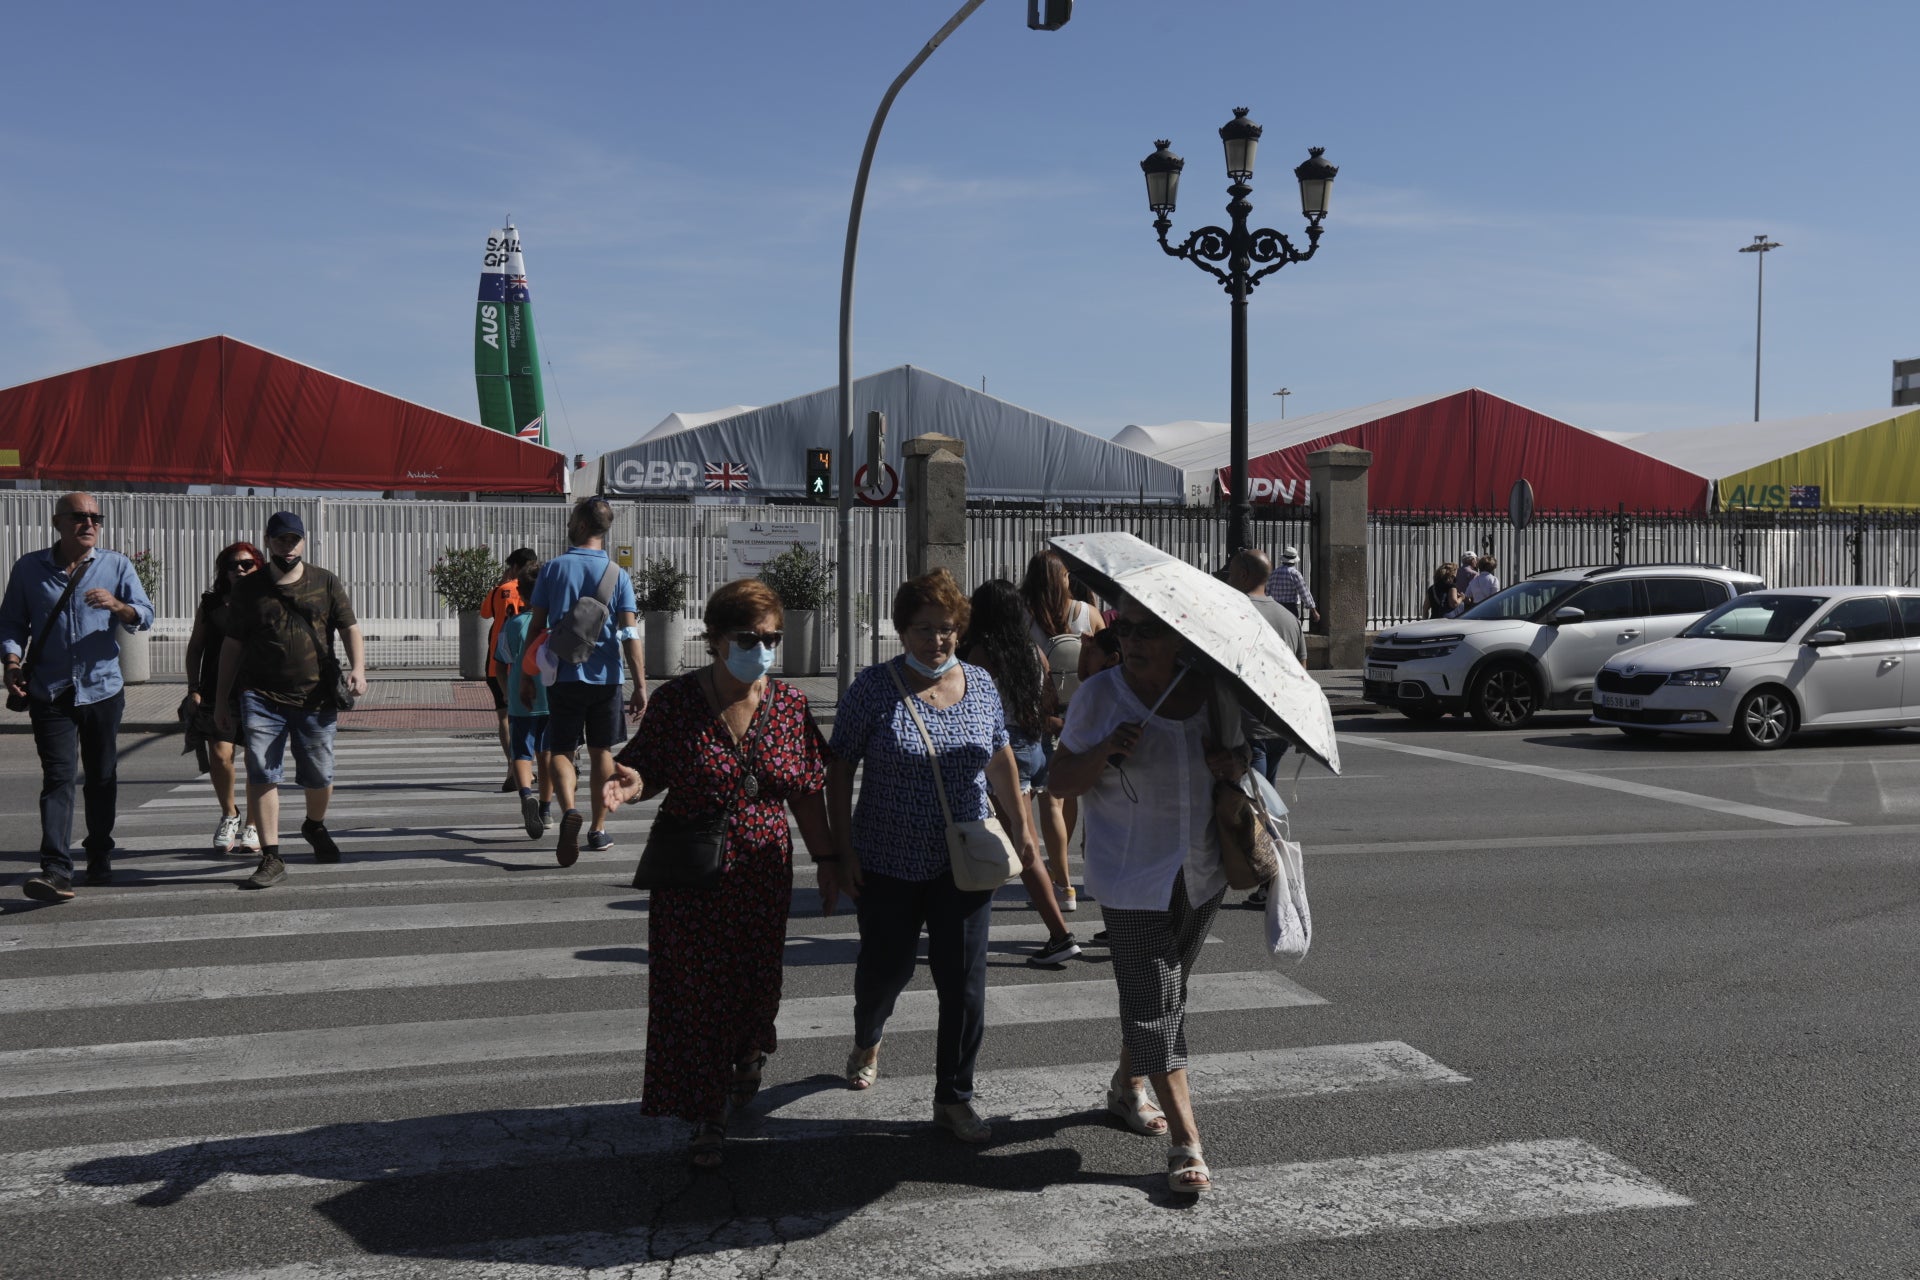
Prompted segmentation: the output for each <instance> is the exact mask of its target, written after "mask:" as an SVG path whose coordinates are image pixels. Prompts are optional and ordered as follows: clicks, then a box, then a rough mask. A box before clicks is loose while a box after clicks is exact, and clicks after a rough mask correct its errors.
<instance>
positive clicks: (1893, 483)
mask: <svg viewBox="0 0 1920 1280" xmlns="http://www.w3.org/2000/svg"><path fill="white" fill-rule="evenodd" d="M1626 444H1627V447H1629V448H1631V449H1637V450H1639V451H1640V452H1641V453H1644V454H1647V455H1649V456H1650V457H1654V458H1658V459H1660V460H1661V461H1662V462H1668V463H1672V464H1673V465H1674V466H1676V467H1682V468H1684V469H1686V470H1688V471H1691V472H1693V473H1694V474H1695V475H1701V476H1706V477H1708V478H1709V479H1711V480H1712V481H1713V482H1714V486H1715V489H1716V491H1717V493H1716V498H1717V501H1718V504H1719V507H1720V509H1721V510H1722V511H1729V510H1736V509H1739V508H1743V507H1744V508H1752V509H1759V510H1770V511H1771V510H1782V511H1784V510H1805V511H1818V510H1821V509H1827V510H1835V509H1839V510H1852V509H1853V508H1855V507H1866V508H1867V509H1868V510H1870V511H1916V510H1920V408H1902V409H1860V410H1855V411H1853V412H1850V413H1822V414H1815V415H1814V416H1812V417H1807V418H1783V419H1776V420H1773V421H1768V422H1736V423H1730V424H1728V425H1727V426H1723V427H1700V428H1696V429H1691V430H1684V431H1650V432H1647V433H1646V434H1644V435H1638V436H1633V437H1631V438H1630V439H1628V440H1627V441H1626Z"/></svg>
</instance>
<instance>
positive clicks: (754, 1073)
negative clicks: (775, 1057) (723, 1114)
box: [727, 1053, 767, 1107]
mask: <svg viewBox="0 0 1920 1280" xmlns="http://www.w3.org/2000/svg"><path fill="white" fill-rule="evenodd" d="M766 1069H767V1055H766V1054H764V1053H756V1054H755V1055H753V1056H752V1057H751V1058H742V1059H741V1060H740V1061H738V1062H736V1063H734V1064H733V1084H732V1085H731V1086H730V1087H729V1089H728V1090H727V1096H728V1098H729V1099H731V1100H732V1102H733V1105H734V1106H736V1107H744V1106H746V1105H747V1104H748V1103H750V1102H752V1101H753V1097H754V1095H755V1094H757V1093H759V1092H760V1080H761V1077H762V1076H763V1075H764V1074H765V1072H766Z"/></svg>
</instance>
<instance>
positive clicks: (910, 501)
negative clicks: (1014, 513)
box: [874, 432, 967, 613]
mask: <svg viewBox="0 0 1920 1280" xmlns="http://www.w3.org/2000/svg"><path fill="white" fill-rule="evenodd" d="M966 454H967V446H966V445H965V444H963V443H961V442H960V441H958V440H955V439H954V438H953V437H952V436H943V435H939V434H937V433H932V432H929V433H928V434H926V435H924V436H915V437H914V438H913V439H911V440H909V441H907V442H906V443H905V444H903V445H901V447H900V456H901V460H902V462H904V463H905V465H906V468H907V474H906V476H905V477H904V478H903V484H904V486H905V488H906V517H907V576H908V577H910V578H917V577H919V576H920V575H921V574H924V573H932V572H933V571H934V570H935V569H942V568H944V569H945V570H946V571H947V572H948V573H951V574H952V575H953V578H954V581H955V582H958V583H959V584H960V589H961V590H962V591H965V590H967V463H966ZM891 604H892V595H891V592H890V591H889V593H888V598H887V599H884V600H876V601H874V606H875V608H876V609H878V610H879V611H880V612H881V613H885V611H886V610H887V609H888V608H889V607H890V606H891Z"/></svg>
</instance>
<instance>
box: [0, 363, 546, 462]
mask: <svg viewBox="0 0 1920 1280" xmlns="http://www.w3.org/2000/svg"><path fill="white" fill-rule="evenodd" d="M566 465H567V463H566V458H565V456H564V455H562V454H559V453H555V452H554V451H553V450H551V449H543V448H541V447H540V446H538V445H535V444H529V443H527V442H526V441H523V440H516V439H514V438H513V437H512V436H508V435H503V434H501V433H500V432H498V431H489V430H487V429H486V428H485V427H480V426H476V425H474V424H473V423H471V422H462V421H461V420H460V419H459V418H455V417H451V416H449V415H447V414H444V413H438V412H436V411H434V410H432V409H428V408H425V407H423V406H421V405H417V404H412V403H410V402H408V401H405V400H402V399H400V398H398V397H397V396H390V395H388V394H386V393H385V392H383V391H375V390H373V389H372V388H371V387H363V386H361V385H360V384H359V383H356V382H348V381H347V380H346V379H345V378H337V377H335V376H334V375H332V374H330V373H324V372H322V371H321V370H319V369H315V368H313V367H311V366H309V365H304V364H300V363H298V362H297V361H293V360H289V359H287V358H286V357H285V356H277V355H275V354H273V353H272V352H271V351H262V350H261V349H260V348H259V347H252V346H248V345H247V344H246V343H244V342H240V341H237V340H235V339H233V338H228V337H216V338H202V339H201V340H199V341H198V342H189V343H185V344H184V345H181V346H178V347H167V348H165V349H164V350H161V351H149V352H147V353H146V354H144V355H137V356H128V357H126V358H125V359H122V360H110V361H108V362H107V363H106V364H98V365H94V366H93V367H92V368H88V369H76V370H74V371H73V372H72V373H63V374H59V375H58V376H56V377H52V378H42V379H40V380H39V381H38V382H28V383H23V384H21V385H20V386H17V387H9V388H7V389H6V390H4V391H0V479H22V480H32V479H41V478H45V479H52V480H61V481H68V482H72V483H86V482H89V481H96V482H97V481H112V482H117V483H123V484H134V485H140V484H155V485H178V484H244V485H257V486H277V487H281V488H289V489H412V490H452V491H469V490H478V491H481V492H485V493H562V492H564V491H565V487H566V485H565V479H566Z"/></svg>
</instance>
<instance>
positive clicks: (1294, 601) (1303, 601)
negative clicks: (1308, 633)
mask: <svg viewBox="0 0 1920 1280" xmlns="http://www.w3.org/2000/svg"><path fill="white" fill-rule="evenodd" d="M1267 598H1268V599H1270V600H1274V601H1277V602H1278V603H1280V604H1283V605H1285V606H1286V607H1287V608H1288V609H1290V610H1292V611H1293V616H1294V617H1296V618H1298V619H1300V621H1301V623H1302V624H1304V623H1306V621H1307V620H1308V618H1309V617H1311V618H1312V620H1313V621H1315V622H1318V621H1320V610H1319V609H1318V608H1316V607H1315V606H1314V603H1313V592H1311V591H1309V590H1307V580H1306V579H1305V578H1303V577H1301V576H1300V548H1298V547H1285V548H1282V550H1281V552H1280V567H1279V568H1278V569H1275V570H1274V571H1273V576H1272V577H1270V578H1268V579H1267Z"/></svg>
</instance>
